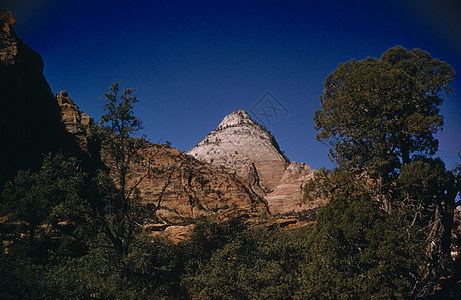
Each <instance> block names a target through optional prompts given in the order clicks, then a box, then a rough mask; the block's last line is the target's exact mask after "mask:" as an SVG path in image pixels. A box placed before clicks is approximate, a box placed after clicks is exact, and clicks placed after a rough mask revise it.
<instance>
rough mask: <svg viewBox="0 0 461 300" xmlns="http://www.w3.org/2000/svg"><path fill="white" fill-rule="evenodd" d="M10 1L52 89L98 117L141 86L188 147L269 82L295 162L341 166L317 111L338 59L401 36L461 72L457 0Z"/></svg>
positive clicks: (458, 138) (144, 106)
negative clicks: (117, 86)
mask: <svg viewBox="0 0 461 300" xmlns="http://www.w3.org/2000/svg"><path fill="white" fill-rule="evenodd" d="M5 1H6V2H5ZM37 2H39V3H37ZM2 3H4V4H3V6H4V7H6V8H7V9H10V10H12V11H13V12H14V14H15V17H16V20H17V23H18V24H17V27H16V31H17V33H18V34H19V35H20V37H21V38H22V39H23V40H24V41H25V42H26V43H27V44H28V45H29V46H31V47H32V48H33V49H35V50H36V51H37V52H39V53H40V54H41V55H42V57H43V59H44V62H45V76H46V78H47V80H48V82H49V83H50V85H51V87H52V90H53V92H54V93H57V92H59V91H61V90H68V91H69V95H70V96H71V98H72V99H73V100H74V101H75V102H76V103H77V104H78V105H79V106H80V108H81V109H82V110H83V111H84V112H86V113H88V114H90V115H91V116H92V117H94V118H95V119H96V120H99V116H100V115H101V112H102V110H101V102H99V101H98V99H99V97H101V96H103V94H104V92H106V91H107V90H108V88H109V86H110V83H111V82H114V81H116V80H121V81H122V86H123V87H131V88H135V89H136V90H137V91H136V93H137V96H138V98H139V99H140V102H139V104H138V106H137V107H136V112H137V114H138V115H139V116H140V117H141V118H142V119H143V121H144V127H145V134H147V136H148V137H149V139H150V140H151V141H152V142H158V141H159V140H160V139H162V140H163V141H166V140H168V141H170V142H172V145H173V146H174V147H176V148H178V149H179V150H182V151H188V150H189V149H191V148H192V147H193V146H194V145H195V144H196V143H198V142H199V141H200V140H201V139H202V138H203V137H205V136H206V135H207V134H208V133H209V132H210V131H212V130H214V129H215V128H216V126H217V125H218V124H219V122H220V121H221V120H222V118H223V117H224V116H226V115H227V114H229V113H231V112H232V111H235V110H237V109H245V110H247V111H249V110H250V109H251V108H252V107H253V106H254V105H256V104H257V103H258V101H259V100H260V99H261V97H263V96H264V95H265V94H266V92H268V91H270V92H271V93H272V94H273V95H274V96H276V97H277V99H278V101H279V103H280V104H281V105H283V106H284V107H285V108H286V109H287V111H288V114H287V115H280V116H278V118H272V119H271V124H270V125H269V124H265V125H266V126H267V127H269V129H270V130H271V131H272V133H273V134H274V136H275V137H276V139H277V141H278V142H279V144H280V146H281V148H282V150H284V151H285V153H286V154H287V156H288V157H289V158H290V159H291V160H292V161H293V160H294V161H297V162H301V161H305V162H306V163H308V164H310V165H311V166H312V167H314V168H320V167H323V166H326V167H331V166H332V164H331V162H330V161H329V159H328V157H327V149H328V147H327V146H324V145H322V144H320V143H319V142H317V141H316V140H315V135H316V132H315V130H314V129H313V121H312V118H313V115H314V112H315V110H317V109H319V108H320V101H319V96H320V95H321V94H322V90H323V82H324V80H325V78H326V77H327V76H328V74H330V73H331V72H332V71H333V70H334V69H336V67H337V66H338V64H339V63H342V62H346V61H348V60H350V59H353V58H354V59H358V60H360V59H364V58H366V57H367V56H373V57H380V56H381V54H382V53H383V52H385V51H386V50H387V49H388V48H390V47H393V46H395V45H401V46H403V47H405V48H407V49H413V48H421V49H423V50H425V51H428V52H429V53H431V55H432V56H433V57H435V58H438V59H441V60H444V61H447V62H448V63H450V64H451V65H452V66H453V68H454V69H455V71H458V72H459V73H460V75H458V76H461V71H460V70H461V34H460V33H459V31H457V30H456V29H457V28H461V20H458V19H459V16H461V9H460V7H461V6H460V5H458V4H456V3H459V1H455V0H453V1H448V0H438V1H429V0H419V1H416V0H406V1H397V0H388V1H288V0H285V1H248V0H247V1H174V0H170V1H141V0H131V1H114V0H112V1H106V0H103V1H94V0H91V1H86V0H79V1H58V0H48V1H46V0H44V1H33V0H23V1H21V0H14V1H8V0H2ZM460 82H461V79H460V78H457V79H455V81H454V82H453V84H452V87H453V88H454V94H453V95H452V96H451V97H450V98H448V99H447V100H446V102H445V103H444V104H443V106H442V114H443V115H444V116H445V126H444V131H443V132H442V133H441V134H439V135H438V137H439V140H440V151H439V153H438V156H440V157H441V158H442V159H443V160H444V161H445V162H446V163H447V167H452V166H453V165H454V163H456V162H459V159H457V155H456V153H457V149H458V148H459V147H460V146H461V134H460V128H461V117H460V116H461V84H460Z"/></svg>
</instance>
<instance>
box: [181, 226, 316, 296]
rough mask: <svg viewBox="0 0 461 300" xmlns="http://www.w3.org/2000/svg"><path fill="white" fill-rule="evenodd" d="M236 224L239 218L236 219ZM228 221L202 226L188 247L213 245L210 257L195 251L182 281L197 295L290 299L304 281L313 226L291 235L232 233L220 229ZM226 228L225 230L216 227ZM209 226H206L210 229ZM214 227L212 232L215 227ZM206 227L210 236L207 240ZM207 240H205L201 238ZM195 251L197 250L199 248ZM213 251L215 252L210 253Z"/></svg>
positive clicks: (260, 230)
mask: <svg viewBox="0 0 461 300" xmlns="http://www.w3.org/2000/svg"><path fill="white" fill-rule="evenodd" d="M231 222H235V221H231ZM227 224H228V223H225V224H224V228H222V227H221V226H223V224H214V225H211V224H210V225H211V228H210V227H209V226H199V227H202V228H201V229H199V231H197V235H196V236H195V235H194V236H193V237H192V240H191V242H190V243H188V244H187V245H186V247H190V246H192V247H194V245H197V243H199V244H202V245H203V244H208V243H207V242H206V241H208V240H210V238H211V240H214V241H215V242H214V243H213V246H211V247H205V249H208V251H206V255H205V253H204V252H202V255H199V256H197V255H194V256H192V257H189V258H188V261H186V264H187V265H188V266H189V267H190V264H191V261H196V262H195V264H194V268H186V275H185V276H184V277H183V280H182V284H183V286H184V287H185V288H186V289H187V291H188V293H189V296H190V297H191V298H193V299H289V298H291V297H293V293H294V291H295V290H296V289H297V287H298V284H299V280H298V277H299V265H300V263H301V262H302V260H303V253H304V251H306V247H305V240H306V237H307V235H308V233H309V231H308V230H307V229H301V230H299V231H297V232H293V233H288V232H281V231H278V230H268V229H265V228H245V230H243V231H240V230H237V231H234V232H233V234H232V235H226V234H225V233H224V234H223V235H221V234H220V233H219V232H221V230H223V229H224V232H228V231H227V230H225V228H226V227H227ZM216 226H217V227H221V230H216ZM204 229H206V230H204ZM210 229H211V230H210ZM203 231H206V232H207V236H208V238H207V239H206V240H203V239H202V238H201V237H203V235H202V234H203ZM199 241H201V242H199ZM193 249H194V248H193ZM210 250H211V251H210Z"/></svg>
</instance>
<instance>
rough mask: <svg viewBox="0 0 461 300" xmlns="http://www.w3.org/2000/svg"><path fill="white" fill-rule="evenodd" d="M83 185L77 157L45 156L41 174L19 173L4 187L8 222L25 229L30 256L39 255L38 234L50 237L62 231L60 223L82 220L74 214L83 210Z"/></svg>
mask: <svg viewBox="0 0 461 300" xmlns="http://www.w3.org/2000/svg"><path fill="white" fill-rule="evenodd" d="M84 182H85V174H84V173H83V172H82V170H81V168H80V167H79V165H78V163H77V161H76V159H75V158H73V157H65V156H64V155H63V154H51V153H50V154H48V155H46V156H44V159H43V164H42V166H41V168H40V170H39V171H38V172H36V173H33V172H31V171H30V170H28V171H19V172H18V174H17V175H16V177H15V178H14V180H12V181H10V182H8V183H6V184H5V186H4V189H3V193H2V195H3V198H4V199H5V203H4V210H5V212H7V213H9V218H8V219H9V221H12V222H19V224H21V225H22V226H24V227H25V228H26V232H27V234H26V236H27V237H28V240H27V245H28V249H29V253H30V255H31V256H37V253H36V252H37V249H38V248H39V247H38V246H39V245H38V244H37V235H38V234H41V235H42V237H43V236H44V235H47V234H48V235H49V234H51V232H52V231H53V230H59V228H60V226H59V223H60V222H61V224H63V223H62V222H65V223H70V222H72V221H75V220H76V218H79V216H77V215H76V214H75V213H74V211H81V209H82V205H84V204H83V202H84V201H83V199H82V195H83V186H84ZM44 227H45V228H46V229H45V228H44ZM23 232H24V231H23V230H20V233H23ZM62 237H63V236H62V235H61V236H58V238H62ZM48 250H49V249H45V250H44V252H45V253H46V252H47V251H48Z"/></svg>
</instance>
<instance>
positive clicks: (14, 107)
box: [0, 8, 66, 185]
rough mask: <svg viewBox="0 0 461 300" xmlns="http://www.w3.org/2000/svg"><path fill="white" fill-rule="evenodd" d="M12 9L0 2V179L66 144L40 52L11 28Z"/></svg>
mask: <svg viewBox="0 0 461 300" xmlns="http://www.w3.org/2000/svg"><path fill="white" fill-rule="evenodd" d="M14 27H15V20H14V17H13V15H12V14H11V12H7V11H6V10H4V9H2V8H0V140H1V141H2V142H4V143H5V144H2V147H0V185H2V182H3V181H5V180H7V179H9V178H11V177H12V176H14V174H15V173H16V172H17V171H18V170H20V169H30V168H36V167H38V166H39V165H40V161H41V158H42V153H47V152H50V151H55V150H58V149H62V148H65V147H64V146H63V144H65V142H64V140H65V135H66V133H65V129H64V126H63V125H62V123H61V122H60V114H59V106H58V104H57V103H56V101H55V100H54V96H53V94H52V92H51V89H50V86H49V85H48V83H47V81H46V79H45V77H44V76H43V61H42V58H41V57H40V55H39V54H38V53H37V52H35V51H34V50H32V49H31V48H29V47H28V46H27V45H25V44H24V43H23V42H22V41H21V39H19V37H18V35H17V34H16V32H15V31H14Z"/></svg>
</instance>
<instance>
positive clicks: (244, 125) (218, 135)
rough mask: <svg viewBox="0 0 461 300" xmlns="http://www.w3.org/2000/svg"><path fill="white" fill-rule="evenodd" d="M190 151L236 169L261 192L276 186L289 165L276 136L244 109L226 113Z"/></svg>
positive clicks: (197, 156) (227, 167) (190, 153)
mask: <svg viewBox="0 0 461 300" xmlns="http://www.w3.org/2000/svg"><path fill="white" fill-rule="evenodd" d="M187 154H189V155H191V156H193V157H195V158H196V159H199V160H202V161H206V162H208V163H211V164H213V165H216V166H223V167H225V168H226V169H227V170H229V171H230V172H235V174H236V175H238V176H240V177H242V178H243V179H245V180H247V181H248V182H250V184H251V186H252V188H253V189H254V191H255V192H256V193H258V194H259V195H261V196H262V195H265V194H267V193H269V192H271V191H272V190H273V189H274V188H275V187H276V186H277V184H278V183H279V181H280V179H281V177H282V174H283V172H284V171H285V169H286V167H287V166H288V165H289V160H288V158H287V157H286V156H285V155H284V154H283V153H282V152H281V151H280V147H279V145H278V144H277V142H276V141H275V138H274V137H273V136H272V135H271V134H270V133H269V132H268V131H267V130H265V129H264V128H263V127H262V126H261V125H259V124H257V123H256V122H254V121H253V120H252V119H251V118H250V116H249V115H248V114H247V113H246V112H245V111H243V110H238V111H235V112H233V113H231V114H230V115H228V116H226V117H225V118H224V120H223V121H222V122H221V124H219V126H218V128H216V130H214V131H212V132H211V133H210V134H209V135H208V136H207V137H205V138H204V139H203V140H202V141H201V142H200V143H198V144H197V145H196V146H195V147H194V148H192V149H191V150H190V151H189V152H187Z"/></svg>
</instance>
